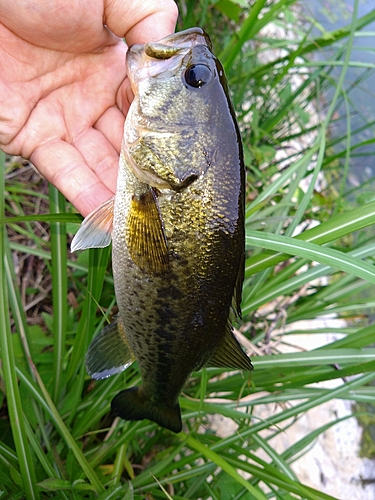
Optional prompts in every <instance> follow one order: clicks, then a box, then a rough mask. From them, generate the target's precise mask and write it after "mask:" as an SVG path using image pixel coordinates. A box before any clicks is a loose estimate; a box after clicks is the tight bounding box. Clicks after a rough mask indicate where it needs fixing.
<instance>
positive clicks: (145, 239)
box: [127, 189, 169, 274]
mask: <svg viewBox="0 0 375 500" xmlns="http://www.w3.org/2000/svg"><path fill="white" fill-rule="evenodd" d="M127 245H128V249H129V254H130V256H131V258H132V259H133V261H134V263H135V264H136V265H137V266H138V267H139V268H140V269H141V270H142V271H145V272H149V273H151V274H162V273H163V272H165V271H166V270H167V269H168V267H169V259H168V247H167V240H166V237H165V234H164V228H163V223H162V219H161V216H160V213H159V209H158V206H157V200H156V194H155V191H154V190H153V189H150V190H149V191H147V192H146V193H144V194H142V195H141V196H139V197H136V196H134V197H133V199H132V201H131V208H130V212H129V217H128V228H127Z"/></svg>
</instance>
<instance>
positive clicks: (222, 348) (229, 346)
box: [207, 325, 254, 371]
mask: <svg viewBox="0 0 375 500" xmlns="http://www.w3.org/2000/svg"><path fill="white" fill-rule="evenodd" d="M207 366H217V367H220V368H221V367H223V368H235V369H237V370H246V371H253V369H254V367H253V365H252V363H251V360H250V358H249V357H248V356H247V354H245V352H244V351H243V350H242V348H241V346H240V344H239V343H238V340H237V339H236V337H235V336H234V333H233V331H232V328H231V326H230V325H228V328H227V330H226V333H225V336H224V338H223V340H222V341H221V343H220V344H219V346H218V348H217V349H216V351H215V352H214V354H213V355H212V356H211V358H210V360H209V361H208V363H207Z"/></svg>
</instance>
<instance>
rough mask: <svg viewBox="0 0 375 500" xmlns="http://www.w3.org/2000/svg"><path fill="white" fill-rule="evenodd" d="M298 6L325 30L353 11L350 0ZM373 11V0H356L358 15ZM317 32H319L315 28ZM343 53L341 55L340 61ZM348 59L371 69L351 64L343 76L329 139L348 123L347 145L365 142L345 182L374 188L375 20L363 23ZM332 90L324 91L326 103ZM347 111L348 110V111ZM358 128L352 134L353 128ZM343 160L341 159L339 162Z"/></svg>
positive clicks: (356, 152)
mask: <svg viewBox="0 0 375 500" xmlns="http://www.w3.org/2000/svg"><path fill="white" fill-rule="evenodd" d="M301 5H302V6H303V7H304V8H305V9H306V13H307V14H308V13H309V12H310V13H311V15H312V17H314V18H315V19H316V20H317V21H318V22H319V23H320V24H321V25H322V26H323V28H324V29H325V30H327V31H333V30H337V29H339V28H342V27H344V26H347V25H348V24H349V23H350V21H351V17H352V14H353V9H354V0H309V1H307V0H303V1H302V2H301ZM374 10H375V3H374V0H360V2H359V10H358V18H360V17H362V16H364V15H366V14H368V13H369V12H372V11H374ZM316 33H317V35H318V34H319V32H318V31H316ZM334 53H335V51H333V50H332V48H330V49H327V52H326V54H325V55H326V56H327V57H331V56H332V55H333V54H334ZM343 58H344V55H343V56H342V57H341V60H343ZM351 61H353V62H355V63H359V64H362V63H365V64H366V65H369V66H371V68H364V67H358V66H359V64H357V67H351V68H349V69H348V72H347V74H346V78H345V90H346V93H347V101H346V103H345V101H344V99H343V98H341V99H340V106H339V107H338V109H337V113H335V118H337V121H335V123H334V124H333V125H332V129H331V134H332V137H333V138H338V137H342V136H345V135H346V132H347V126H348V124H347V122H349V123H350V127H351V131H352V132H351V133H352V134H353V135H352V137H351V146H355V145H357V144H358V143H360V142H362V143H363V142H366V141H367V142H368V144H366V145H363V146H361V147H360V148H355V149H354V150H353V152H352V154H351V159H350V169H349V182H350V183H351V185H352V186H355V185H359V184H363V183H364V182H365V183H367V186H365V187H364V189H370V188H373V187H375V142H371V141H374V138H375V23H372V24H370V25H368V26H366V28H365V29H363V30H362V31H361V33H360V36H357V37H356V38H355V40H354V46H353V51H352V54H351ZM341 71H342V68H335V70H334V72H333V73H332V76H333V77H334V79H335V80H336V81H337V79H338V77H339V74H340V72H341ZM332 95H333V91H331V93H329V94H328V96H327V101H328V102H329V100H330V98H331V96H332ZM348 110H349V111H348ZM361 128H362V130H361V131H360V132H358V133H353V131H354V130H356V129H361ZM345 147H346V144H345V142H344V141H342V142H341V143H340V144H338V145H337V146H336V149H337V150H338V151H342V150H344V149H345ZM343 162H344V160H342V164H343Z"/></svg>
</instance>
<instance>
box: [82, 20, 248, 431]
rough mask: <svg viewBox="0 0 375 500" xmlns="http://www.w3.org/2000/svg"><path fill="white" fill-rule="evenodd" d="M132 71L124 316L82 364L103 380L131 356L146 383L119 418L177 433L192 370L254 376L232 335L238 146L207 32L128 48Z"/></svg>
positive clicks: (119, 279)
mask: <svg viewBox="0 0 375 500" xmlns="http://www.w3.org/2000/svg"><path fill="white" fill-rule="evenodd" d="M127 63H128V71H129V75H130V79H131V82H132V88H133V92H134V94H135V99H134V102H133V103H132V106H131V108H130V110H129V114H128V117H127V120H126V124H125V129H124V143H123V148H122V152H121V159H120V170H119V178H118V185H117V192H116V197H115V204H114V215H113V231H112V240H113V271H114V280H115V291H116V298H117V302H118V306H119V316H120V317H119V322H118V325H117V326H112V327H111V326H110V327H107V329H106V331H105V332H104V333H103V334H100V335H99V337H98V338H97V339H95V340H94V341H93V343H92V345H91V346H90V349H89V353H88V358H87V366H88V370H89V372H90V373H91V374H92V376H94V377H95V376H96V378H102V377H105V376H108V375H111V374H112V373H116V372H117V371H120V370H122V369H124V367H126V366H127V364H128V363H129V362H130V361H131V358H135V359H136V360H137V361H138V364H139V368H140V372H141V376H142V382H143V383H142V386H141V387H139V388H132V389H128V390H125V391H122V392H121V393H120V394H118V395H117V396H116V397H115V399H114V400H113V402H112V408H113V410H114V411H115V412H116V413H117V414H118V415H120V416H121V417H122V418H125V419H130V420H138V419H143V418H149V419H151V420H154V421H155V422H157V423H159V424H160V425H162V426H164V427H167V428H169V429H171V430H173V431H175V432H178V431H179V430H181V416H180V410H179V406H178V398H179V395H180V394H181V391H182V390H183V387H184V385H185V383H186V381H187V379H188V378H189V376H190V374H191V373H192V371H194V370H197V369H200V368H201V367H203V366H205V365H211V366H225V367H229V368H237V369H238V368H240V369H245V370H251V369H252V365H251V362H250V360H249V358H248V357H247V356H246V355H245V354H244V352H243V351H242V350H241V348H240V346H239V344H238V343H237V341H236V339H235V337H234V336H233V333H232V326H231V319H232V318H233V317H234V314H239V311H240V301H241V287H242V282H243V275H244V167H243V160H242V149H241V140H240V136H239V132H238V127H237V124H236V120H235V116H234V112H233V109H232V106H231V102H230V98H229V96H228V90H227V87H226V83H225V77H224V73H223V69H222V67H221V65H220V63H219V61H218V60H217V59H216V58H215V57H214V56H213V54H212V53H211V50H210V42H209V39H208V37H207V36H206V35H205V34H204V32H203V31H202V30H200V29H199V28H193V29H191V30H187V31H185V32H181V33H177V34H175V35H171V36H169V37H167V38H165V39H163V40H161V41H160V42H159V43H149V44H146V45H145V46H140V45H136V46H133V47H132V48H131V49H130V50H129V52H128V59H127ZM107 208H108V206H107ZM94 219H95V220H96V219H97V217H94ZM94 224H95V223H94ZM79 248H82V246H79ZM233 313H234V314H233ZM120 353H121V354H120ZM98 358H100V359H98Z"/></svg>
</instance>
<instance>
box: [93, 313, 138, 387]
mask: <svg viewBox="0 0 375 500" xmlns="http://www.w3.org/2000/svg"><path fill="white" fill-rule="evenodd" d="M133 361H134V356H133V354H132V352H131V350H130V348H129V346H128V343H127V341H126V337H125V331H124V327H123V324H122V322H121V320H120V319H119V318H116V319H115V320H114V321H113V323H111V324H110V325H107V326H106V327H105V328H103V330H102V331H101V332H100V333H99V335H97V336H96V337H95V338H94V340H93V341H92V342H91V344H90V346H89V348H88V351H87V354H86V370H87V373H88V374H89V375H90V377H91V378H94V379H102V378H107V377H110V376H111V375H115V374H116V373H120V372H122V371H124V370H125V369H126V368H127V367H128V366H129V365H131V364H132V363H133Z"/></svg>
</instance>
